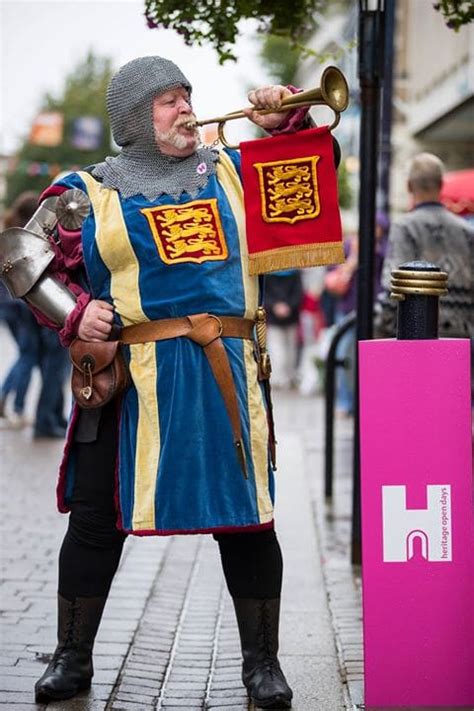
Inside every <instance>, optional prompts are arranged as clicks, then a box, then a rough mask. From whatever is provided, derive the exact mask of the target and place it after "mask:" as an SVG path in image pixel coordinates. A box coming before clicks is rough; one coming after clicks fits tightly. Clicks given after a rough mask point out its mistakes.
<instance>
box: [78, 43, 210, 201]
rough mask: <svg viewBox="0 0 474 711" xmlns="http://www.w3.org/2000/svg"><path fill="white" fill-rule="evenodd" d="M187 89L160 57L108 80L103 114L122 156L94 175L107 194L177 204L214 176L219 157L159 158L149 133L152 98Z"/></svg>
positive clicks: (201, 152)
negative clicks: (113, 192)
mask: <svg viewBox="0 0 474 711" xmlns="http://www.w3.org/2000/svg"><path fill="white" fill-rule="evenodd" d="M178 86H183V87H184V88H185V89H186V90H187V91H188V92H189V93H190V94H191V90H192V87H191V84H190V83H189V81H188V80H187V79H186V77H185V76H184V74H183V73H182V72H181V70H180V69H179V67H177V66H176V64H174V63H173V62H171V61H170V60H168V59H164V58H163V57H139V58H138V59H133V60H132V61H131V62H128V63H127V64H125V65H124V66H123V67H122V68H121V69H119V71H118V72H117V73H116V74H115V75H114V76H113V77H112V80H111V82H110V84H109V88H108V90H107V110H108V113H109V118H110V123H111V126H112V134H113V137H114V140H115V142H116V143H117V144H118V145H119V146H121V148H122V150H121V152H120V153H119V155H118V156H116V157H110V156H109V157H107V158H106V159H105V161H104V162H103V163H99V164H98V165H96V166H95V168H94V170H93V172H92V174H93V175H94V176H95V177H97V178H101V179H102V182H103V185H104V186H105V187H107V188H113V189H115V190H119V191H120V193H121V194H122V196H123V197H125V198H128V197H132V196H134V195H138V194H142V195H144V196H145V197H146V198H147V199H148V200H155V199H157V198H158V197H159V196H160V195H163V194H168V195H170V196H171V197H173V198H175V199H177V198H179V197H180V195H181V194H182V193H183V192H185V193H188V194H189V195H190V196H191V197H195V196H196V195H197V193H198V192H199V190H201V189H202V188H204V187H205V185H206V184H207V181H208V180H209V178H210V176H211V175H213V174H214V173H215V171H216V165H215V164H216V161H217V158H218V153H217V151H215V150H212V149H211V148H207V147H200V148H198V149H197V150H196V151H195V152H194V153H192V154H191V155H190V156H187V157H186V158H176V157H174V156H168V155H164V154H163V153H161V151H160V150H159V149H158V146H157V144H156V139H155V133H154V128H153V99H154V97H155V96H158V95H159V94H162V93H164V92H165V91H168V90H169V89H173V88H175V87H178Z"/></svg>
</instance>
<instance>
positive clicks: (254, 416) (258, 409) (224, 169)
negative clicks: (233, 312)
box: [217, 151, 273, 523]
mask: <svg viewBox="0 0 474 711" xmlns="http://www.w3.org/2000/svg"><path fill="white" fill-rule="evenodd" d="M217 177H218V180H219V182H220V184H221V186H222V188H223V189H224V192H225V194H226V197H227V199H228V201H229V203H230V206H231V209H232V213H233V215H234V218H235V221H236V223H237V230H238V235H239V243H240V257H241V268H242V283H243V286H244V298H245V314H244V316H245V318H255V313H256V311H257V307H258V278H257V277H254V276H249V267H248V264H249V259H248V246H247V237H246V232H245V210H244V193H243V189H242V183H241V181H240V177H239V174H238V173H237V170H236V169H235V166H234V164H233V163H232V160H231V159H230V158H229V156H227V155H226V154H225V153H224V152H223V151H222V152H221V153H220V155H219V162H218V164H217ZM243 345H244V357H245V370H246V376H247V401H248V410H249V423H250V450H251V453H252V461H253V465H254V471H255V488H256V494H257V508H258V515H259V519H260V523H267V522H268V521H271V520H272V518H273V506H272V501H271V499H270V493H269V490H268V422H267V414H266V410H265V406H264V403H263V397H262V391H261V388H260V385H259V383H258V381H257V366H256V363H255V358H254V355H253V344H252V343H251V342H250V341H246V340H244V341H243Z"/></svg>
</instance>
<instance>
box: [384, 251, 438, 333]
mask: <svg viewBox="0 0 474 711" xmlns="http://www.w3.org/2000/svg"><path fill="white" fill-rule="evenodd" d="M447 281H448V275H447V274H446V272H442V271H441V270H440V268H439V267H437V266H436V264H430V263H429V262H423V261H416V262H407V263H406V264H402V265H401V266H400V267H399V268H398V269H394V270H393V271H392V281H391V286H392V292H391V294H390V296H391V297H392V298H394V299H397V301H398V313H397V339H399V340H406V341H414V340H428V339H436V338H438V315H439V297H440V296H444V295H445V294H447V293H448V290H447Z"/></svg>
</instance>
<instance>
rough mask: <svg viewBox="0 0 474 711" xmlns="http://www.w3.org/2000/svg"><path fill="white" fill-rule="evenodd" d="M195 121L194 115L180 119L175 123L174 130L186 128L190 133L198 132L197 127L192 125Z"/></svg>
mask: <svg viewBox="0 0 474 711" xmlns="http://www.w3.org/2000/svg"><path fill="white" fill-rule="evenodd" d="M195 121H196V116H195V115H194V114H191V115H190V116H187V117H186V118H178V119H176V121H175V122H174V124H173V128H179V127H180V126H185V127H186V128H187V129H188V130H189V131H196V132H197V126H193V125H192V124H193V123H194V122H195ZM190 124H191V125H190Z"/></svg>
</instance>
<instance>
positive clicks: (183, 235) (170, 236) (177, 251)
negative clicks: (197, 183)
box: [140, 198, 228, 264]
mask: <svg viewBox="0 0 474 711" xmlns="http://www.w3.org/2000/svg"><path fill="white" fill-rule="evenodd" d="M140 212H142V213H143V214H144V215H145V217H146V218H147V220H148V223H149V225H150V228H151V231H152V234H153V237H154V239H155V242H156V245H157V247H158V251H159V254H160V257H161V259H162V260H163V261H164V262H165V263H166V264H176V263H180V262H196V263H197V264H201V263H202V262H208V261H213V260H218V259H221V260H222V259H226V258H227V255H228V250H227V244H226V241H225V238H224V232H223V230H222V224H221V219H220V215H219V211H218V208H217V199H216V198H211V199H209V200H194V201H192V202H188V203H186V204H184V205H159V206H158V207H147V208H145V209H143V210H141V211H140Z"/></svg>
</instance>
